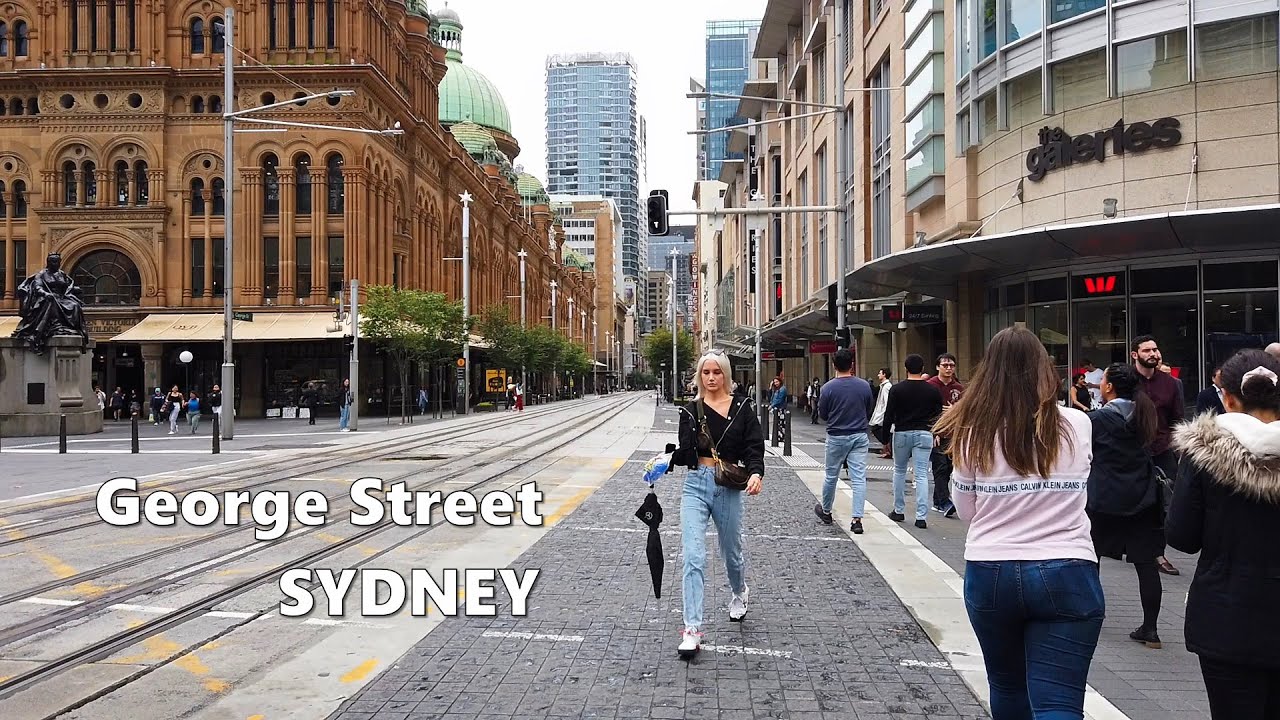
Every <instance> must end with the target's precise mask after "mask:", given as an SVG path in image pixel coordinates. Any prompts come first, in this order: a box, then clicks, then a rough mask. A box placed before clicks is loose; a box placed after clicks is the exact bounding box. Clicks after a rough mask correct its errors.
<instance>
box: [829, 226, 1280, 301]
mask: <svg viewBox="0 0 1280 720" xmlns="http://www.w3.org/2000/svg"><path fill="white" fill-rule="evenodd" d="M1277 224H1280V204H1273V205H1256V206H1250V207H1240V208H1218V209H1213V210H1191V211H1186V212H1172V213H1160V214H1156V215H1138V216H1134V217H1127V218H1116V219H1113V220H1100V221H1096V222H1089V223H1071V224H1064V225H1051V226H1047V227H1037V228H1028V229H1026V230H1020V231H1018V232H1012V233H1003V234H1000V235H983V236H979V237H975V238H966V239H964V240H955V241H952V242H944V243H939V244H937V245H927V246H925V247H919V248H912V249H910V250H905V251H903V252H898V253H894V254H892V255H888V256H885V257H882V258H879V259H877V260H874V261H872V262H869V263H867V264H865V265H863V266H862V267H860V268H858V269H857V270H854V271H853V272H851V273H850V274H849V276H848V285H849V288H850V290H849V294H850V295H851V296H853V297H870V296H875V295H888V294H891V293H894V292H898V291H902V290H907V291H910V292H913V293H918V294H920V295H927V296H933V297H937V298H945V299H948V300H955V299H957V297H958V295H959V288H958V286H957V281H958V280H959V278H960V277H961V276H963V275H967V274H970V273H976V274H978V275H979V276H981V275H997V274H1002V273H1005V272H1015V271H1018V270H1033V269H1037V268H1042V267H1070V266H1071V265H1076V264H1085V263H1095V262H1103V261H1108V260H1114V261H1122V260H1128V259H1132V258H1140V257H1161V258H1168V257H1176V256H1178V255H1185V254H1190V253H1202V252H1213V251H1223V250H1253V249H1264V248H1265V249H1271V250H1274V248H1275V228H1276V226H1277Z"/></svg>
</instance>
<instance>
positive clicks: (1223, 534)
mask: <svg viewBox="0 0 1280 720" xmlns="http://www.w3.org/2000/svg"><path fill="white" fill-rule="evenodd" d="M1222 390H1223V406H1224V407H1225V408H1226V411H1227V412H1226V413H1224V414H1222V415H1213V414H1204V415H1201V416H1199V417H1197V418H1196V419H1195V420H1193V421H1192V422H1190V423H1187V424H1186V425H1182V426H1180V427H1178V428H1177V429H1175V430H1174V435H1173V444H1174V447H1175V448H1176V449H1177V450H1178V452H1180V453H1181V455H1182V461H1181V463H1180V464H1179V466H1178V476H1177V484H1176V486H1175V490H1174V493H1173V502H1172V505H1171V506H1170V508H1169V518H1168V522H1167V523H1166V528H1165V529H1166V536H1167V538H1168V541H1169V544H1170V545H1172V546H1173V547H1175V548H1177V549H1179V550H1181V551H1183V552H1186V553H1197V552H1198V553H1200V558H1199V562H1198V563H1197V565H1196V574H1195V578H1194V579H1193V580H1192V581H1191V592H1190V593H1189V594H1188V596H1187V615H1186V638H1187V649H1188V650H1190V651H1191V652H1193V653H1195V654H1197V655H1199V656H1200V671H1201V674H1202V675H1203V676H1204V685H1205V690H1206V691H1207V693H1208V695H1209V710H1210V712H1211V713H1212V716H1213V718H1214V720H1228V719H1230V720H1276V719H1277V718H1280V625H1278V624H1277V621H1276V613H1277V612H1280V555H1278V554H1277V548H1280V360H1277V359H1276V358H1274V357H1271V356H1270V355H1267V354H1266V353H1264V352H1262V351H1261V350H1242V351H1240V352H1238V353H1236V354H1235V355H1234V356H1233V357H1232V358H1231V359H1230V360H1228V361H1227V362H1226V363H1225V364H1223V366H1222Z"/></svg>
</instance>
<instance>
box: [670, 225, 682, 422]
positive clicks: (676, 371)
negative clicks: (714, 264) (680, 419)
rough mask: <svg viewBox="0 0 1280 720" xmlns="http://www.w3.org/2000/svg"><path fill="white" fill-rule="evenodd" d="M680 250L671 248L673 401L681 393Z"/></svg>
mask: <svg viewBox="0 0 1280 720" xmlns="http://www.w3.org/2000/svg"><path fill="white" fill-rule="evenodd" d="M679 257H680V250H679V249H677V248H671V402H675V401H676V397H677V396H679V395H680V366H679V365H678V364H677V363H678V362H679V361H678V360H677V359H676V348H677V344H676V338H677V335H676V333H677V332H678V330H677V328H676V263H678V262H679Z"/></svg>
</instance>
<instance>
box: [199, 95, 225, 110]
mask: <svg viewBox="0 0 1280 720" xmlns="http://www.w3.org/2000/svg"><path fill="white" fill-rule="evenodd" d="M191 112H193V113H200V114H203V113H206V112H208V113H217V114H221V113H222V96H220V95H210V96H209V101H208V102H207V103H206V102H205V99H204V97H203V96H201V95H195V96H193V97H192V98H191Z"/></svg>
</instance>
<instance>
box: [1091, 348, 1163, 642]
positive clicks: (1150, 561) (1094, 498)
mask: <svg viewBox="0 0 1280 720" xmlns="http://www.w3.org/2000/svg"><path fill="white" fill-rule="evenodd" d="M1098 390H1099V392H1100V393H1101V395H1102V400H1103V402H1104V405H1103V406H1102V408H1101V409H1099V410H1094V411H1092V412H1090V413H1089V420H1090V421H1091V422H1092V423H1093V462H1092V463H1091V464H1090V466H1089V502H1088V505H1087V509H1088V513H1089V523H1090V532H1091V534H1092V536H1093V546H1094V548H1095V549H1096V550H1097V552H1098V555H1099V557H1109V558H1113V559H1115V560H1128V561H1129V562H1130V563H1132V564H1133V569H1134V571H1136V572H1137V574H1138V597H1139V598H1141V600H1142V626H1141V627H1139V628H1138V629H1137V630H1134V631H1133V632H1131V633H1129V637H1130V638H1133V639H1134V640H1136V641H1138V642H1140V643H1143V644H1145V645H1146V646H1147V647H1150V648H1155V649H1159V648H1160V647H1161V643H1160V635H1159V634H1157V633H1156V619H1157V618H1158V617H1159V616H1160V598H1161V595H1162V594H1163V589H1162V588H1161V587H1160V571H1159V570H1158V569H1157V568H1156V558H1158V557H1161V556H1163V555H1164V511H1163V509H1164V505H1163V503H1162V500H1161V492H1162V490H1163V485H1162V484H1161V483H1160V481H1159V480H1158V479H1157V478H1156V476H1155V467H1156V466H1155V463H1154V462H1153V461H1152V459H1151V453H1150V451H1149V450H1150V448H1151V443H1152V442H1153V441H1154V440H1155V438H1156V424H1157V422H1159V418H1158V416H1157V415H1156V406H1155V403H1153V402H1151V398H1149V397H1147V393H1146V392H1145V391H1144V390H1143V389H1142V383H1141V379H1140V377H1139V375H1138V371H1137V370H1135V369H1134V368H1133V366H1132V365H1128V364H1125V365H1121V364H1118V363H1117V364H1115V365H1112V366H1110V367H1108V368H1107V370H1106V372H1105V373H1104V374H1103V376H1102V382H1101V383H1100V384H1099V385H1098Z"/></svg>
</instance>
